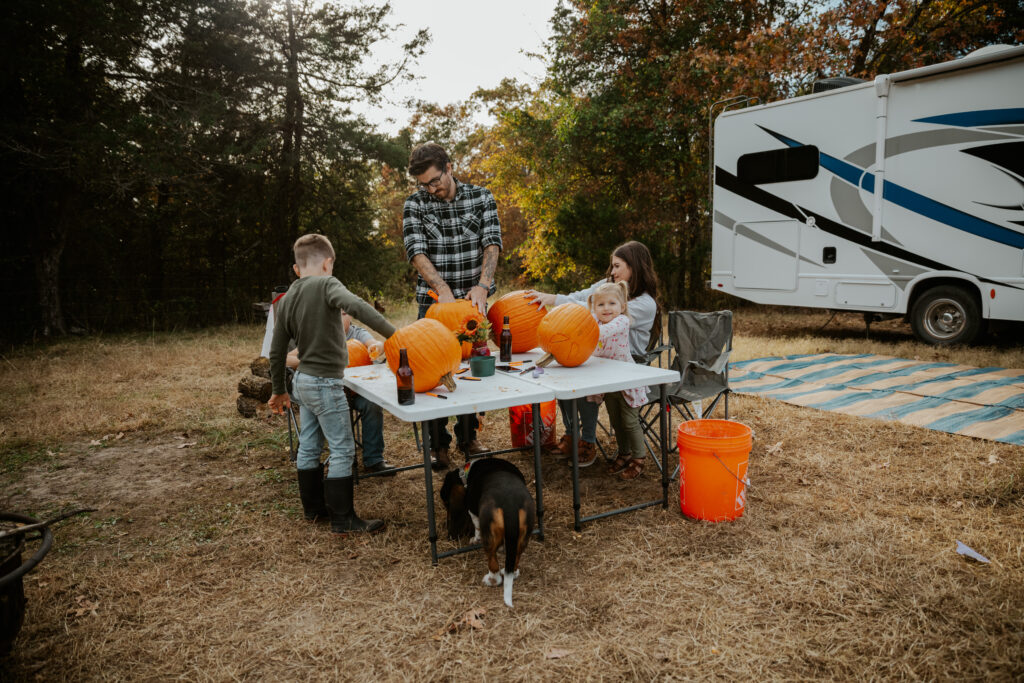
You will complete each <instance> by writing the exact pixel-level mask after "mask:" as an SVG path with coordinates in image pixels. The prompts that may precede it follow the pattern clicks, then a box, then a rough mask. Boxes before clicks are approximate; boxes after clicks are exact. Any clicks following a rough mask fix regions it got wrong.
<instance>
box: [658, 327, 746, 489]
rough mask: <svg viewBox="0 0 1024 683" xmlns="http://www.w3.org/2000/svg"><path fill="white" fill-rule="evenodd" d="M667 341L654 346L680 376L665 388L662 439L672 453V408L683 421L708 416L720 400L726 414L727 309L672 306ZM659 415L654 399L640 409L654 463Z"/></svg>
mask: <svg viewBox="0 0 1024 683" xmlns="http://www.w3.org/2000/svg"><path fill="white" fill-rule="evenodd" d="M668 341H669V344H668V345H663V346H661V347H659V348H660V349H662V350H665V349H670V350H671V353H670V354H669V356H670V359H669V362H668V365H669V367H671V368H673V369H674V370H678V371H679V376H680V379H679V382H678V383H676V384H675V385H673V386H672V387H670V388H669V389H668V392H667V395H668V401H669V406H666V410H668V432H667V433H668V435H669V438H670V441H671V443H667V444H665V447H666V450H667V451H668V452H669V453H674V452H677V451H678V448H679V447H678V446H677V445H676V442H675V438H674V435H675V430H674V429H673V426H672V419H673V410H674V412H675V413H677V414H678V416H679V417H680V418H681V420H682V421H684V422H685V421H686V420H694V419H700V418H702V417H706V416H708V415H710V414H711V413H712V412H713V411H714V410H715V408H716V407H717V406H718V404H719V403H720V402H721V404H722V406H723V413H724V417H725V419H729V392H730V391H731V390H730V389H729V356H730V354H731V353H732V311H715V312H713V313H698V312H696V311H671V312H670V313H669V314H668ZM659 361H660V359H659ZM659 367H660V362H659ZM658 418H659V414H658V403H657V402H653V401H652V402H651V403H649V404H647V405H646V406H644V407H643V408H641V409H640V426H641V427H642V428H643V430H644V437H645V439H644V444H645V445H646V446H647V450H648V452H649V453H650V455H651V456H652V460H653V462H654V464H655V465H657V466H658V467H659V468H660V467H661V460H660V458H659V457H658V455H657V454H659V453H660V452H661V450H660V448H661V438H660V434H661V432H660V429H659V425H658ZM677 472H678V467H677ZM674 477H675V474H673V478H674Z"/></svg>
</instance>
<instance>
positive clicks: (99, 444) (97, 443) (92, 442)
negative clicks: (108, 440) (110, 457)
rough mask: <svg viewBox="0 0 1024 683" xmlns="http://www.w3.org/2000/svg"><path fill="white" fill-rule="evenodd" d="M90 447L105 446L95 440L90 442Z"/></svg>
mask: <svg viewBox="0 0 1024 683" xmlns="http://www.w3.org/2000/svg"><path fill="white" fill-rule="evenodd" d="M89 445H90V446H102V445H103V444H102V443H100V442H99V441H97V440H96V439H93V440H92V441H90V442H89Z"/></svg>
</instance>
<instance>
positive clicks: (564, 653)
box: [544, 650, 572, 659]
mask: <svg viewBox="0 0 1024 683" xmlns="http://www.w3.org/2000/svg"><path fill="white" fill-rule="evenodd" d="M571 654H572V652H570V651H569V650H548V651H547V653H545V655H544V659H561V658H562V657H568V656H569V655H571Z"/></svg>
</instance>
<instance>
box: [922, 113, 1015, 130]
mask: <svg viewBox="0 0 1024 683" xmlns="http://www.w3.org/2000/svg"><path fill="white" fill-rule="evenodd" d="M914 121H917V122H920V123H938V124H941V125H944V126H959V127H961V128H969V127H972V126H1003V125H1007V124H1011V123H1024V109H980V110H978V111H961V112H957V113H956V114H942V115H939V116H928V117H925V118H923V119H914Z"/></svg>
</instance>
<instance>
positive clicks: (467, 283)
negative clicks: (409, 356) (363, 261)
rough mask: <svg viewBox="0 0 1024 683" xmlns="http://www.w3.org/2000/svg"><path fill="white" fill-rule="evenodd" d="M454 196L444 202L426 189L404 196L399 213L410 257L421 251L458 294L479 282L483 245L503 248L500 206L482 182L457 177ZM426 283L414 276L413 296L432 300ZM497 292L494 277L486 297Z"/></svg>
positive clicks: (462, 293)
mask: <svg viewBox="0 0 1024 683" xmlns="http://www.w3.org/2000/svg"><path fill="white" fill-rule="evenodd" d="M455 186H456V191H455V199H454V200H452V201H450V202H446V201H444V200H443V199H438V198H436V197H434V196H432V195H431V194H430V193H428V192H426V191H424V190H417V191H416V192H415V193H413V194H412V195H411V196H410V197H409V198H408V199H406V200H405V208H404V210H403V212H402V237H403V241H404V242H405V254H406V257H407V258H408V259H409V260H410V261H411V260H412V258H413V257H414V256H415V255H416V254H424V255H426V257H427V258H428V259H430V262H431V263H432V264H434V268H436V269H437V272H438V274H439V275H440V276H441V277H442V278H443V279H444V281H445V282H447V283H448V286H449V287H450V288H451V290H452V295H454V296H455V298H456V299H461V298H462V297H464V296H466V293H467V292H468V291H469V290H470V289H471V288H472V287H473V286H474V285H476V284H479V282H480V271H481V269H482V267H483V253H484V248H485V247H488V246H490V245H492V244H493V245H497V247H498V249H501V225H500V224H499V223H498V205H497V204H496V203H495V202H494V196H493V195H492V194H491V191H490V190H488V189H487V188H485V187H478V186H476V185H470V184H469V183H460V182H459V181H458V180H455ZM429 289H430V286H429V285H427V283H426V281H425V280H424V279H423V278H422V277H418V278H417V280H416V301H417V302H418V303H421V304H429V303H433V299H431V298H430V296H429V295H428V294H427V291H428V290H429ZM495 291H497V286H496V285H495V284H494V283H493V282H492V283H491V286H490V288H489V289H488V292H487V293H488V296H489V295H491V294H494V292H495Z"/></svg>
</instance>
